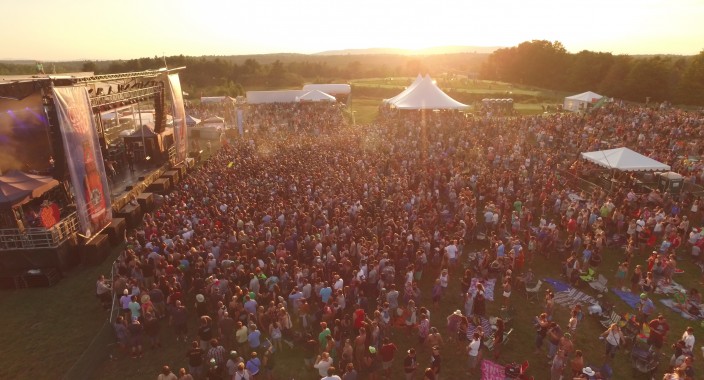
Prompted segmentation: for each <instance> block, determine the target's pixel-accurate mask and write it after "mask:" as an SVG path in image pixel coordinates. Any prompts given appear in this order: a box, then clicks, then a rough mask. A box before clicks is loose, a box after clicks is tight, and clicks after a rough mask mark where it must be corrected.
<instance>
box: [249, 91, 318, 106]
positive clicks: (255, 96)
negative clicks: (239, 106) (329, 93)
mask: <svg viewBox="0 0 704 380" xmlns="http://www.w3.org/2000/svg"><path fill="white" fill-rule="evenodd" d="M310 91H311V90H307V91H304V90H279V91H247V103H249V104H269V103H294V102H296V98H298V97H300V96H302V95H305V94H306V93H307V92H310Z"/></svg>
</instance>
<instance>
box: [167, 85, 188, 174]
mask: <svg viewBox="0 0 704 380" xmlns="http://www.w3.org/2000/svg"><path fill="white" fill-rule="evenodd" d="M169 85H170V86H169V87H170V88H171V104H172V106H173V108H174V109H173V116H174V143H175V144H176V162H177V163H179V162H183V161H184V160H185V159H186V154H187V153H188V131H187V130H186V109H185V108H184V107H183V92H182V91H181V81H180V80H179V79H178V74H169Z"/></svg>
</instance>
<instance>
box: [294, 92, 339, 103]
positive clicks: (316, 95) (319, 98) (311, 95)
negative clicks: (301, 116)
mask: <svg viewBox="0 0 704 380" xmlns="http://www.w3.org/2000/svg"><path fill="white" fill-rule="evenodd" d="M296 101H298V102H314V103H318V102H336V101H337V99H335V97H334V96H332V95H329V94H326V93H324V92H322V91H319V90H313V91H309V92H306V93H305V94H303V95H301V96H299V97H298V98H297V99H296Z"/></svg>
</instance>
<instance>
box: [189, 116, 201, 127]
mask: <svg viewBox="0 0 704 380" xmlns="http://www.w3.org/2000/svg"><path fill="white" fill-rule="evenodd" d="M198 123H200V119H198V118H195V117H193V116H191V115H186V125H188V126H189V127H190V126H194V125H196V124H198Z"/></svg>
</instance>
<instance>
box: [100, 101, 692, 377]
mask: <svg viewBox="0 0 704 380" xmlns="http://www.w3.org/2000/svg"><path fill="white" fill-rule="evenodd" d="M315 110H316V108H310V109H306V108H299V109H296V110H293V109H291V108H290V107H287V106H280V105H272V106H262V107H258V108H257V109H256V111H255V112H254V113H253V114H250V116H249V118H248V122H252V123H257V124H258V125H260V126H261V128H262V132H266V133H261V134H258V135H256V134H254V135H253V137H252V138H251V139H249V140H247V141H244V140H234V141H230V143H229V144H226V145H225V146H223V147H222V148H221V149H220V150H219V151H218V152H217V153H215V154H214V155H213V156H212V157H211V158H210V159H209V160H208V161H206V162H205V163H204V164H203V165H202V166H201V167H200V168H198V169H196V170H194V171H193V172H192V173H191V174H190V175H189V176H187V177H186V178H185V179H184V180H183V181H182V182H181V183H179V184H178V186H176V188H175V190H173V191H172V192H171V193H170V194H168V195H166V196H165V197H164V199H163V202H162V204H161V206H160V207H159V208H158V209H157V210H156V211H154V212H152V213H147V214H145V215H144V220H143V223H142V225H141V226H140V227H138V228H137V229H135V230H133V231H130V232H129V234H128V239H127V248H126V249H125V250H124V252H123V253H122V254H121V255H120V257H119V260H118V262H117V267H116V272H117V273H118V274H119V276H118V277H117V278H116V280H115V281H114V283H113V284H112V290H113V291H115V292H116V293H117V294H118V295H119V296H120V298H119V307H120V308H121V311H120V318H118V319H117V320H116V322H115V331H116V335H117V338H118V341H119V343H120V346H121V347H123V348H124V352H125V355H128V356H132V357H136V358H138V357H141V356H142V355H143V353H144V351H145V348H146V347H147V346H150V347H160V346H161V345H162V344H165V343H166V342H162V340H160V336H161V333H160V331H161V330H162V329H166V328H167V324H168V326H169V327H168V328H170V329H173V336H175V337H176V338H175V340H176V341H182V342H184V343H183V344H184V346H183V347H184V352H186V355H187V362H188V366H184V368H183V369H181V370H180V373H179V374H178V375H177V374H175V373H173V372H172V371H171V369H170V368H169V367H164V368H163V370H162V373H161V374H160V375H159V379H190V378H195V379H238V380H239V379H254V378H257V379H272V378H275V377H274V372H275V371H277V370H278V369H277V367H276V364H275V363H276V362H277V361H278V360H280V357H281V355H286V354H287V353H290V352H292V349H291V348H292V347H295V349H296V350H297V354H298V355H300V354H302V355H303V359H304V364H305V366H306V368H307V369H308V370H309V372H308V373H300V374H299V373H296V376H295V378H297V379H298V378H322V379H331V380H332V379H345V380H351V379H372V380H376V379H386V378H390V379H396V378H401V377H402V376H401V375H400V374H397V373H392V370H391V369H392V367H393V363H394V362H395V361H396V360H397V359H398V360H402V362H403V376H405V378H406V379H420V378H422V379H427V380H436V379H438V378H439V377H440V376H441V374H442V373H443V372H442V370H441V369H442V367H443V366H444V365H445V362H443V361H442V356H441V352H446V351H447V350H453V351H455V350H464V353H465V355H466V358H467V361H466V363H465V364H462V365H463V366H464V367H465V370H466V371H468V373H469V374H470V376H473V377H471V378H476V377H477V376H478V375H479V372H480V363H481V361H482V357H484V358H486V359H490V358H489V357H488V356H487V354H486V350H487V347H491V348H492V354H493V357H492V358H491V359H492V360H499V359H500V356H501V353H502V351H505V350H510V348H509V347H502V343H503V339H504V329H505V327H504V320H503V319H502V318H503V317H501V318H498V319H495V320H493V322H494V323H493V327H492V329H485V328H483V327H482V326H481V325H482V320H484V319H487V318H488V315H487V310H486V309H487V307H486V302H487V299H489V300H491V299H494V294H488V292H494V289H488V288H485V286H484V285H485V281H483V280H487V279H489V278H494V279H496V284H498V286H497V288H500V289H499V290H498V291H496V292H495V293H496V300H497V301H498V302H501V303H502V305H503V307H504V308H505V310H509V309H510V308H511V306H512V302H513V301H514V300H515V297H517V293H518V291H519V290H525V289H526V288H528V287H531V286H532V285H531V284H533V280H534V279H533V278H532V277H533V273H532V270H531V269H530V268H531V264H532V263H534V262H541V263H542V262H546V263H547V262H548V260H554V258H559V259H558V261H560V262H562V265H561V266H558V265H554V268H555V269H556V271H561V273H555V274H554V275H553V276H552V277H556V278H563V279H564V281H565V282H567V283H570V284H574V285H576V284H577V283H578V282H579V281H580V278H581V277H580V276H583V275H584V274H585V273H589V271H590V270H592V269H595V268H599V266H600V264H601V260H602V258H603V255H605V254H607V252H614V251H620V252H622V254H623V257H622V258H620V259H619V262H620V264H619V267H618V270H617V272H616V273H617V274H616V278H615V279H613V280H612V281H614V282H618V283H620V285H621V287H622V288H623V289H624V291H629V292H633V293H634V294H636V295H638V297H639V298H640V299H641V301H640V303H639V305H638V311H637V314H638V316H637V317H638V322H639V323H640V325H639V327H640V326H647V328H645V327H643V328H644V329H645V331H649V339H648V342H649V343H650V346H651V349H652V350H653V351H654V352H655V351H658V352H659V350H660V349H661V348H663V347H664V344H665V343H673V344H674V346H675V347H676V349H674V352H672V355H673V360H672V362H671V363H670V364H671V369H670V371H668V374H667V375H666V376H669V378H671V379H694V378H696V376H695V375H694V373H693V370H694V367H693V364H692V360H693V358H694V356H695V353H694V350H695V347H694V342H695V341H694V333H693V331H694V330H693V329H688V330H687V331H685V332H680V331H673V332H670V333H669V331H668V330H669V325H668V323H667V321H666V320H665V318H664V317H662V316H658V313H657V312H656V308H655V307H654V306H653V303H652V300H651V299H650V296H651V295H652V293H653V292H654V289H655V284H656V283H657V282H659V281H665V282H670V281H672V277H673V274H674V273H677V271H678V270H679V266H678V265H681V264H680V263H679V262H678V257H679V256H678V254H681V253H687V255H686V256H689V253H690V252H692V253H695V254H699V252H700V251H698V250H697V249H699V250H700V249H701V247H702V245H704V240H703V239H702V236H703V235H701V233H700V231H701V229H700V228H699V227H700V226H701V223H702V208H701V206H700V202H701V200H700V199H699V196H697V195H696V194H691V193H690V194H683V195H682V196H675V195H672V194H668V193H667V192H662V193H660V192H659V191H655V190H654V191H653V196H650V194H643V195H642V196H641V195H640V194H636V193H634V191H633V190H632V189H630V188H629V187H628V185H623V186H621V188H619V189H617V190H616V191H606V190H600V189H597V190H590V191H586V190H584V189H582V188H579V187H578V185H577V184H576V183H575V182H573V181H570V180H569V178H570V177H569V176H568V174H569V173H571V174H579V173H583V172H584V171H587V170H590V168H588V167H587V166H586V164H583V163H579V162H577V161H576V157H577V155H578V153H579V152H583V151H590V150H596V149H599V148H602V147H603V146H604V144H610V145H611V146H624V145H625V146H629V147H632V148H634V149H635V150H637V151H639V152H641V153H644V154H647V155H649V156H650V157H652V158H655V159H658V160H660V161H662V162H665V163H667V164H669V165H670V166H672V168H673V170H674V171H677V172H679V173H681V174H683V175H684V176H685V179H686V181H687V182H690V183H692V184H702V183H704V166H703V164H702V162H704V161H696V160H693V159H690V158H691V157H693V156H700V155H702V153H704V152H703V150H704V144H702V139H703V138H704V116H702V115H701V114H697V113H692V112H685V111H681V110H677V109H656V108H646V107H642V106H632V105H624V104H619V103H613V104H609V105H607V106H605V107H603V108H600V109H597V110H593V111H592V112H590V113H588V114H586V115H582V114H550V115H545V116H543V115H539V116H521V117H466V116H465V115H464V114H458V113H455V112H427V113H426V112H422V113H421V112H412V113H400V114H394V113H386V114H384V116H383V117H382V118H381V119H380V120H378V121H377V122H375V123H373V124H371V125H366V126H363V127H359V128H354V129H352V128H348V127H346V126H345V125H344V122H343V121H342V116H341V115H340V114H339V110H326V111H320V110H319V111H320V113H316V112H315ZM281 123H284V124H286V125H288V126H289V127H286V128H279V129H275V130H274V132H275V133H272V131H271V129H272V128H274V127H276V126H277V125H279V124H281ZM265 125H266V128H265V127H264V126H265ZM301 132H308V133H301ZM624 183H628V182H627V181H624ZM621 246H623V247H625V248H623V249H621ZM608 247H613V249H612V250H611V251H608ZM651 251H652V252H653V253H652V255H650V254H649V253H646V252H651ZM544 257H546V258H547V259H546V258H544ZM646 257H647V259H646ZM702 257H703V256H702V255H699V256H698V257H694V260H695V262H697V263H698V264H700V265H701V264H702V261H700V260H701V258H702ZM687 260H689V257H687ZM691 266H692V267H694V266H693V265H691ZM689 270H694V269H692V268H689ZM560 275H562V276H563V277H560ZM428 279H430V281H429V280H428ZM477 280H478V281H477ZM702 280H703V281H704V277H703V278H702ZM103 281H104V280H103V279H101V280H99V282H98V291H99V294H102V299H103V300H105V299H106V297H105V293H106V292H107V291H106V288H105V285H104V282H103ZM451 283H455V284H459V288H460V294H459V295H458V294H457V293H453V294H451V292H449V291H448V290H447V289H448V288H449V287H451V285H450V284H451ZM424 284H430V285H429V286H424ZM101 286H102V287H101ZM455 286H456V285H455ZM101 292H102V293H101ZM698 294H699V292H698V291H697V289H696V286H693V287H692V289H690V291H689V292H688V294H687V296H686V298H685V299H683V300H681V301H682V302H681V305H680V306H681V307H682V308H683V310H685V309H686V310H687V311H691V312H692V313H694V312H696V310H697V309H698V307H699V304H700V303H701V297H699V296H698ZM554 296H555V295H554V293H553V292H548V293H546V294H545V297H544V301H543V305H544V312H543V313H542V314H540V315H538V316H537V317H536V318H535V322H534V325H535V328H536V341H535V349H536V355H537V353H541V356H536V358H541V360H544V359H542V358H544V355H545V354H547V356H548V358H549V360H550V375H549V376H550V379H555V380H557V379H561V378H562V379H573V378H579V379H582V378H584V379H596V378H608V376H609V373H608V372H609V369H608V368H609V365H608V364H609V363H610V362H611V360H612V358H613V357H614V355H624V354H621V353H618V354H617V353H616V352H617V348H618V347H619V346H622V345H623V342H624V339H625V335H624V333H623V332H621V331H620V327H619V325H618V324H614V325H613V326H611V327H609V329H607V330H606V331H605V332H604V334H603V335H602V338H603V340H604V345H605V350H606V351H605V353H602V352H598V353H597V352H586V351H582V349H581V348H580V347H577V346H576V344H575V343H574V339H573V337H574V336H575V335H576V334H579V330H580V324H581V321H582V318H583V316H584V315H585V314H586V312H587V311H586V308H587V307H588V306H590V305H583V306H584V310H583V309H582V305H577V306H575V307H574V308H573V309H572V310H570V321H569V323H568V324H567V325H563V326H560V324H558V323H557V322H556V321H554V320H553V314H554V313H555V312H556V306H555V304H554V302H553V298H554ZM541 298H542V297H541ZM108 302H109V301H108ZM444 303H453V304H458V305H462V306H461V307H459V308H458V310H456V311H455V312H453V313H451V314H450V315H449V316H447V317H446V316H438V315H436V313H435V312H433V311H435V310H438V305H440V304H444ZM431 314H432V315H431ZM514 318H530V317H529V316H525V315H522V316H514ZM193 320H197V330H193ZM693 323H694V322H693ZM485 330H486V331H485ZM398 331H403V333H402V334H400V335H407V334H414V335H417V339H418V345H417V346H416V347H415V348H411V349H409V350H408V351H407V352H406V354H405V355H403V358H401V354H399V353H398V351H399V347H398V345H397V339H398V336H399V333H398ZM682 333H684V334H683V335H680V334H682ZM672 336H675V337H674V338H672ZM680 336H681V339H680ZM414 339H415V338H414ZM594 339H596V338H594ZM680 341H681V342H680ZM168 343H169V344H173V342H168ZM545 344H546V345H547V348H546V349H545V351H543V349H544V348H543V347H544V345H545ZM425 347H427V349H426V348H425ZM424 349H425V350H427V351H426V352H430V357H431V358H432V359H431V360H430V362H428V360H426V357H423V358H422V359H421V358H419V357H417V356H416V354H417V350H424ZM665 350H666V348H665V349H664V350H663V352H668V354H669V353H670V351H665ZM483 352H484V353H483ZM425 355H426V356H427V354H425ZM668 357H669V355H668ZM529 359H530V358H529ZM594 362H599V363H602V362H603V363H605V366H604V367H602V368H599V369H597V368H591V367H588V366H587V363H594ZM156 364H158V363H155V365H156ZM507 370H508V369H507ZM519 372H520V371H519ZM279 373H280V372H279ZM517 376H524V375H521V374H517Z"/></svg>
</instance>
